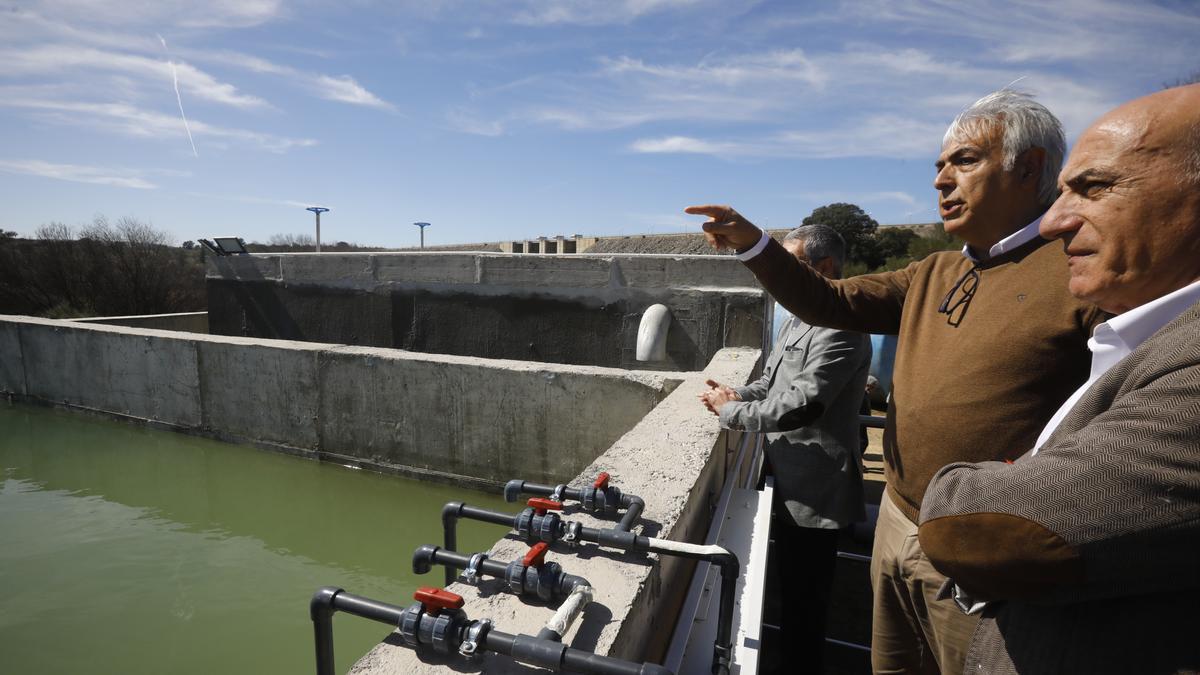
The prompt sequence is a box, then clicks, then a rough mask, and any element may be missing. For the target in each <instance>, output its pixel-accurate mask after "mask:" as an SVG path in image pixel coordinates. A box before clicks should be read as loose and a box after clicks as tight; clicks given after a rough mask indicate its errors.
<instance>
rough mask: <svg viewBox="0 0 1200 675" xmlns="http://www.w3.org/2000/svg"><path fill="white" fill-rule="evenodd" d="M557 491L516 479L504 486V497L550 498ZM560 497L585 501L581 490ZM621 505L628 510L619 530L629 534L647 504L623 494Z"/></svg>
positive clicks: (550, 487)
mask: <svg viewBox="0 0 1200 675" xmlns="http://www.w3.org/2000/svg"><path fill="white" fill-rule="evenodd" d="M556 489H558V488H557V487H556V486H551V485H542V484H540V483H531V482H529V481H523V480H519V479H514V480H510V481H508V484H507V485H505V486H504V496H505V498H506V499H507V498H508V496H509V495H510V494H512V495H520V494H522V493H524V494H530V495H539V496H542V497H549V496H550V495H552V494H554V491H555V490H556ZM560 495H561V496H562V497H566V498H567V499H572V500H574V501H577V502H579V501H583V490H582V489H580V488H572V487H569V488H564V489H563V491H562V492H561V493H560ZM620 504H621V508H622V509H626V511H625V515H624V516H622V517H621V522H619V523H618V524H617V529H618V530H623V531H625V532H628V531H629V530H630V528H632V527H633V523H634V521H636V520H637V519H638V516H640V515H642V511H643V510H644V509H645V508H646V502H645V501H644V500H643V499H642V498H641V497H638V496H637V495H631V494H627V493H621V501H620Z"/></svg>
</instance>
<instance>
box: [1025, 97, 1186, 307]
mask: <svg viewBox="0 0 1200 675" xmlns="http://www.w3.org/2000/svg"><path fill="white" fill-rule="evenodd" d="M1130 108H1132V109H1130ZM1143 108H1144V107H1138V106H1133V105H1130V106H1124V107H1122V108H1119V109H1118V110H1117V111H1114V112H1113V113H1110V115H1108V116H1106V117H1105V118H1103V119H1101V120H1100V121H1099V122H1097V123H1096V124H1095V125H1094V126H1092V127H1091V128H1090V129H1088V130H1087V131H1085V132H1084V134H1083V136H1081V137H1080V138H1079V142H1078V143H1077V144H1076V146H1075V150H1074V152H1072V153H1071V159H1070V161H1069V162H1067V165H1066V166H1065V167H1064V168H1063V171H1062V174H1061V176H1060V178H1059V183H1060V184H1061V186H1062V195H1061V196H1060V197H1059V198H1058V201H1056V202H1055V203H1054V205H1053V206H1052V207H1050V210H1049V211H1048V212H1047V213H1046V215H1045V217H1044V218H1043V219H1042V225H1041V234H1042V236H1043V237H1046V238H1047V239H1052V238H1055V237H1061V238H1062V240H1063V247H1064V249H1065V250H1066V252H1067V255H1068V264H1069V266H1070V270H1071V280H1070V290H1071V294H1072V295H1074V296H1076V297H1078V298H1081V299H1084V300H1088V301H1090V302H1093V303H1095V304H1096V305H1098V306H1099V307H1100V308H1101V309H1103V310H1105V311H1108V312H1112V313H1116V314H1119V313H1121V312H1125V311H1128V310H1130V309H1133V308H1134V307H1137V306H1139V305H1142V304H1145V303H1147V302H1149V301H1151V300H1153V299H1155V298H1158V297H1160V296H1162V295H1165V294H1167V293H1170V292H1171V291H1173V290H1176V289H1178V288H1182V287H1183V286H1186V285H1187V284H1188V283H1190V282H1191V281H1193V280H1195V279H1196V278H1197V277H1200V195H1197V192H1198V191H1197V190H1196V189H1195V187H1194V186H1189V184H1188V183H1187V180H1186V179H1185V178H1184V177H1183V171H1182V164H1181V162H1180V161H1179V157H1178V155H1179V153H1180V150H1179V144H1177V143H1176V144H1174V147H1172V145H1173V144H1172V143H1171V142H1170V138H1169V134H1164V133H1162V132H1160V131H1156V128H1160V127H1159V125H1158V124H1156V123H1153V122H1152V120H1153V119H1154V118H1153V117H1151V116H1150V115H1149V114H1148V112H1147V111H1146V110H1144V109H1143ZM1122 111H1124V113H1123V112H1122ZM1164 136H1166V138H1164Z"/></svg>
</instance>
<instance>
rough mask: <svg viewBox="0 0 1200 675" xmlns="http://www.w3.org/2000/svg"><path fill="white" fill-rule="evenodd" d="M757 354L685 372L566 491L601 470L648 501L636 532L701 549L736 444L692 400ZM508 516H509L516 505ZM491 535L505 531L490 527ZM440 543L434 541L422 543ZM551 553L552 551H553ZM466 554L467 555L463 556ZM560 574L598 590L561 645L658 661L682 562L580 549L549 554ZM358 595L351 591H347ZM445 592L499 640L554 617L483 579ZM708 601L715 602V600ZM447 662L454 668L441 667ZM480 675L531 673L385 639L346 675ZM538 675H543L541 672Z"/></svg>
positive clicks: (683, 572) (721, 355)
mask: <svg viewBox="0 0 1200 675" xmlns="http://www.w3.org/2000/svg"><path fill="white" fill-rule="evenodd" d="M758 355H759V352H758V351H757V350H750V349H726V350H722V351H720V352H718V353H717V355H716V356H715V357H714V358H713V360H712V362H711V363H710V364H709V365H708V367H707V368H706V369H705V370H704V371H703V372H701V373H692V374H690V375H689V377H688V379H687V380H685V381H684V382H683V383H682V384H681V385H680V386H679V387H678V388H677V389H676V390H675V391H674V392H673V393H672V394H671V395H670V396H668V397H667V398H666V399H665V400H663V401H662V403H660V404H659V405H658V406H657V407H655V408H654V410H652V411H651V412H650V413H649V414H648V415H646V416H645V418H643V419H642V421H641V422H640V423H638V425H637V426H635V427H634V428H633V429H631V430H630V431H629V432H628V433H626V434H625V435H623V436H622V437H621V438H620V440H618V441H617V442H616V443H614V444H613V445H612V447H610V448H609V449H608V450H606V451H605V452H604V454H602V455H600V456H599V457H597V458H596V460H595V461H594V462H592V463H591V465H589V466H588V467H587V468H585V469H584V470H583V471H581V472H580V473H579V474H578V475H577V476H576V477H575V479H574V480H572V481H571V484H572V485H574V486H580V485H584V484H586V483H590V482H591V481H592V479H594V478H595V476H596V475H597V474H598V473H600V472H601V471H607V472H609V473H610V474H611V475H612V477H613V478H612V483H613V484H614V485H616V486H617V487H619V488H621V490H622V491H623V492H628V493H631V494H636V495H639V496H641V497H643V498H644V499H645V500H646V511H645V513H644V514H643V518H642V522H641V524H640V527H641V532H642V534H646V535H649V536H655V537H662V538H666V539H673V540H677V541H690V542H695V543H702V542H703V538H704V535H705V533H706V532H707V528H708V523H709V519H710V517H711V516H710V509H711V508H712V506H713V504H714V503H715V499H716V497H717V494H718V492H719V490H720V486H721V484H722V482H723V480H724V472H725V459H726V455H727V452H726V451H727V449H732V442H733V439H732V438H731V437H730V436H729V434H728V432H725V431H722V430H721V429H720V426H719V424H718V421H717V418H716V417H715V416H714V415H713V414H712V413H709V412H708V411H707V410H705V409H704V407H703V406H701V405H700V404H699V403H698V402H697V400H696V397H697V395H698V394H699V393H700V392H701V391H702V390H703V389H704V388H705V386H704V380H705V379H709V378H711V379H714V380H718V381H720V382H725V383H729V384H744V383H745V382H747V381H748V380H749V379H750V377H751V375H752V374H753V372H754V367H755V363H756V362H757V359H758ZM513 510H514V511H515V510H516V507H515V506H514V508H513ZM565 514H566V515H565V517H567V518H568V519H569V520H579V521H582V522H583V523H584V525H586V526H591V527H612V525H613V523H612V521H601V520H598V519H595V518H592V517H591V516H588V515H587V514H584V513H580V512H578V511H577V510H574V507H568V509H567V510H566V511H565ZM497 530H498V531H502V530H503V528H500V527H497ZM429 543H432V544H439V543H440V542H429ZM557 550H558V549H557V547H556V551H557ZM526 551H528V546H527V545H526V544H524V543H522V542H519V541H517V540H515V539H513V538H512V537H511V536H510V537H505V538H504V539H501V540H500V541H498V542H497V543H496V544H495V545H494V546H493V547H492V549H491V551H490V553H489V555H490V556H491V557H492V558H494V559H496V560H502V561H509V560H515V559H519V558H521V557H522V556H523V555H524V554H525V552H526ZM462 552H463V553H467V551H462ZM547 560H553V561H554V562H558V563H559V564H561V565H563V568H564V570H565V571H567V572H569V573H571V574H577V575H580V576H583V577H585V578H586V579H588V580H589V581H590V582H591V583H592V585H593V586H594V587H595V596H594V601H593V603H592V604H591V605H590V606H589V607H588V608H587V609H586V610H585V611H584V614H583V616H582V617H581V618H580V620H578V621H577V622H576V624H575V625H574V626H573V627H572V628H571V630H570V631H569V632H568V633H567V635H566V636H565V637H564V639H563V642H564V644H567V645H570V646H572V647H575V648H577V649H585V650H589V651H595V652H596V653H599V654H608V655H611V656H616V657H620V658H625V659H630V660H642V659H646V658H659V653H660V652H661V650H663V649H664V648H665V642H666V641H667V640H669V639H670V636H671V630H672V628H673V626H674V619H673V617H674V616H675V614H676V610H677V605H678V603H679V602H680V600H681V595H682V593H683V592H684V590H685V588H684V587H685V586H686V584H687V583H688V582H689V581H690V572H691V569H692V565H690V564H688V563H686V562H684V561H682V560H680V559H679V558H670V557H664V558H657V557H655V556H639V555H632V554H631V555H622V554H619V553H616V552H612V551H608V550H607V549H598V548H597V547H595V546H593V545H590V544H585V545H584V547H582V548H580V549H578V552H577V553H576V554H574V555H572V554H569V553H561V552H555V553H551V554H549V555H548V556H547ZM441 574H442V568H441V567H435V568H434V570H433V571H431V572H430V574H429V581H428V584H429V585H434V586H439V585H441ZM345 590H346V591H348V592H351V593H353V592H355V589H353V588H347V589H345ZM412 590H415V589H404V590H403V591H401V590H398V591H397V593H396V595H395V597H388V598H378V599H380V600H384V601H386V602H390V603H392V604H398V605H402V606H404V605H407V604H408V602H410V598H411V592H412ZM449 590H451V591H452V592H454V593H458V594H459V595H462V596H463V597H464V598H465V600H466V606H465V607H464V609H465V610H466V612H467V615H468V616H469V617H471V618H473V619H474V618H482V617H488V618H491V619H492V620H493V621H495V625H496V629H497V630H501V631H504V632H506V633H525V634H528V635H536V634H537V632H538V630H539V629H540V628H541V627H542V626H543V625H544V623H545V621H546V620H547V619H549V618H550V616H551V615H552V614H553V613H554V609H553V608H552V607H548V606H545V605H543V604H540V603H530V602H527V601H523V600H521V599H520V598H518V597H517V596H515V595H513V594H511V593H509V592H506V591H505V590H503V588H502V582H500V581H498V580H495V579H489V580H486V581H483V582H481V583H480V584H479V585H478V586H474V587H473V586H467V585H464V584H457V583H456V584H451V585H450V586H449ZM713 602H716V600H715V599H714V600H713ZM447 663H453V664H455V665H453V666H450V667H448V666H447V665H445V664H447ZM464 667H465V668H466V669H467V671H468V672H477V671H479V672H486V673H530V672H532V670H531V669H530V668H528V667H526V666H522V665H519V664H516V663H514V662H513V661H512V660H511V659H508V658H507V657H500V656H495V655H487V656H485V657H484V659H483V662H482V663H481V664H479V665H477V666H469V667H467V666H464V665H463V662H462V660H461V659H458V658H452V659H448V660H442V659H437V658H433V657H430V656H429V655H427V654H426V655H422V656H418V655H417V654H416V652H414V651H413V650H412V649H410V648H408V647H406V646H403V641H402V640H400V639H399V636H395V635H394V636H392V638H390V639H388V640H386V641H385V642H383V643H382V644H380V645H379V646H377V647H376V648H375V649H373V650H372V651H371V652H369V653H368V654H367V655H366V656H364V657H363V658H362V659H360V660H359V662H358V663H357V664H356V665H355V666H354V668H353V669H352V670H351V671H350V672H351V673H352V674H353V675H426V674H428V675H434V674H437V673H446V672H448V670H455V671H460V670H462V669H463V668H464ZM538 672H541V671H538Z"/></svg>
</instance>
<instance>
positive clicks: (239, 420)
mask: <svg viewBox="0 0 1200 675" xmlns="http://www.w3.org/2000/svg"><path fill="white" fill-rule="evenodd" d="M264 342H265V341H263V340H251V339H248V338H229V339H226V340H220V341H217V340H202V341H198V342H196V343H195V344H196V349H197V357H198V359H197V360H198V362H199V364H200V366H199V367H200V380H199V383H198V387H199V390H200V396H201V403H202V409H203V411H204V418H203V422H202V425H203V427H204V428H205V429H206V430H210V431H217V432H220V433H223V434H227V435H229V436H231V437H233V438H249V439H254V440H256V441H260V442H267V443H273V444H278V445H283V446H287V447H291V448H297V449H305V450H315V449H316V448H317V437H318V435H317V400H318V396H319V394H318V392H319V390H320V387H319V382H318V379H317V356H318V354H320V353H321V352H322V351H324V350H325V349H327V347H326V346H325V345H317V344H312V343H306V342H283V343H275V344H269V343H267V344H264Z"/></svg>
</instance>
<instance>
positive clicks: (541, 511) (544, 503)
mask: <svg viewBox="0 0 1200 675" xmlns="http://www.w3.org/2000/svg"><path fill="white" fill-rule="evenodd" d="M525 505H526V506H530V507H533V513H534V514H535V515H538V516H544V515H546V512H547V511H562V507H563V505H562V502H556V501H554V500H552V499H546V498H544V497H530V498H529V501H527V502H525Z"/></svg>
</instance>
